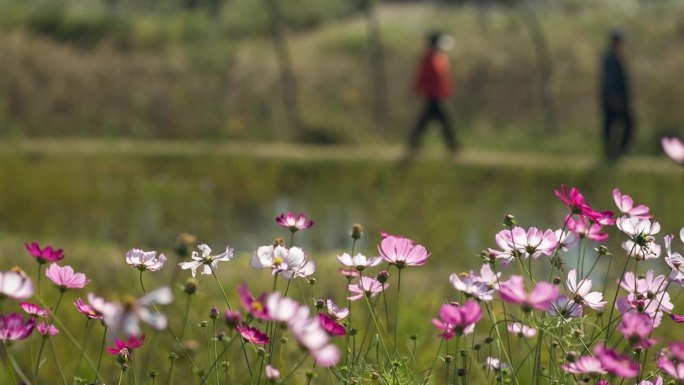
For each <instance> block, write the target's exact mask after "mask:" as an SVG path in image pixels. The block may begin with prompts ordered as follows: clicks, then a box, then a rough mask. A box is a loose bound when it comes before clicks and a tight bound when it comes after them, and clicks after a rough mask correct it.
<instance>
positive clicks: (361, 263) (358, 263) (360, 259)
mask: <svg viewBox="0 0 684 385" xmlns="http://www.w3.org/2000/svg"><path fill="white" fill-rule="evenodd" d="M337 261H338V262H340V263H341V264H342V265H343V266H347V267H351V268H353V269H356V270H358V271H363V270H364V269H365V268H367V267H373V266H377V265H379V264H381V263H382V258H381V257H374V258H366V256H365V255H363V254H361V253H359V254H356V255H355V256H353V257H352V256H350V255H349V254H347V253H344V254H342V255H338V256H337Z"/></svg>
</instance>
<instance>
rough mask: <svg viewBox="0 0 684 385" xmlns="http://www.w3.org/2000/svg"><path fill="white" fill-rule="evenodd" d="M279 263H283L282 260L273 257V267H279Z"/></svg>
mask: <svg viewBox="0 0 684 385" xmlns="http://www.w3.org/2000/svg"><path fill="white" fill-rule="evenodd" d="M281 263H283V259H282V258H281V257H275V258H274V259H273V264H274V265H276V266H278V265H280V264H281Z"/></svg>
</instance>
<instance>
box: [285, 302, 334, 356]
mask: <svg viewBox="0 0 684 385" xmlns="http://www.w3.org/2000/svg"><path fill="white" fill-rule="evenodd" d="M287 325H288V327H289V329H290V331H291V332H292V334H293V335H294V336H295V338H296V339H297V342H299V343H300V344H301V345H302V346H303V347H305V348H306V349H307V350H308V351H309V352H310V353H311V355H312V356H313V358H314V360H315V361H316V364H317V365H319V366H321V367H325V368H327V367H330V366H333V365H335V364H336V363H337V362H338V361H339V360H340V350H339V349H338V348H337V346H335V345H334V344H332V343H331V342H330V336H329V335H328V333H327V332H326V331H325V329H323V327H322V326H321V323H320V321H319V320H318V318H317V317H314V318H312V317H309V309H308V307H306V306H300V307H299V309H298V310H297V314H295V316H294V317H292V319H291V320H290V321H289V322H288V323H287Z"/></svg>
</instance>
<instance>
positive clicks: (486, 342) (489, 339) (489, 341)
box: [484, 337, 494, 344]
mask: <svg viewBox="0 0 684 385" xmlns="http://www.w3.org/2000/svg"><path fill="white" fill-rule="evenodd" d="M492 341H494V339H493V338H492V337H487V338H485V340H484V342H485V344H491V343H492Z"/></svg>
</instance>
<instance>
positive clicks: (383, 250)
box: [378, 235, 430, 269]
mask: <svg viewBox="0 0 684 385" xmlns="http://www.w3.org/2000/svg"><path fill="white" fill-rule="evenodd" d="M378 251H379V252H380V256H381V257H382V258H383V259H384V260H385V262H387V263H389V264H391V265H395V266H396V267H397V268H399V269H403V268H404V267H407V266H422V265H424V264H425V262H427V259H428V258H429V257H430V253H428V251H427V249H426V248H425V246H423V245H417V244H415V243H414V242H413V241H412V240H410V239H408V238H403V237H397V236H394V235H388V236H386V237H384V238H383V239H382V241H381V242H380V245H379V246H378Z"/></svg>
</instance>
